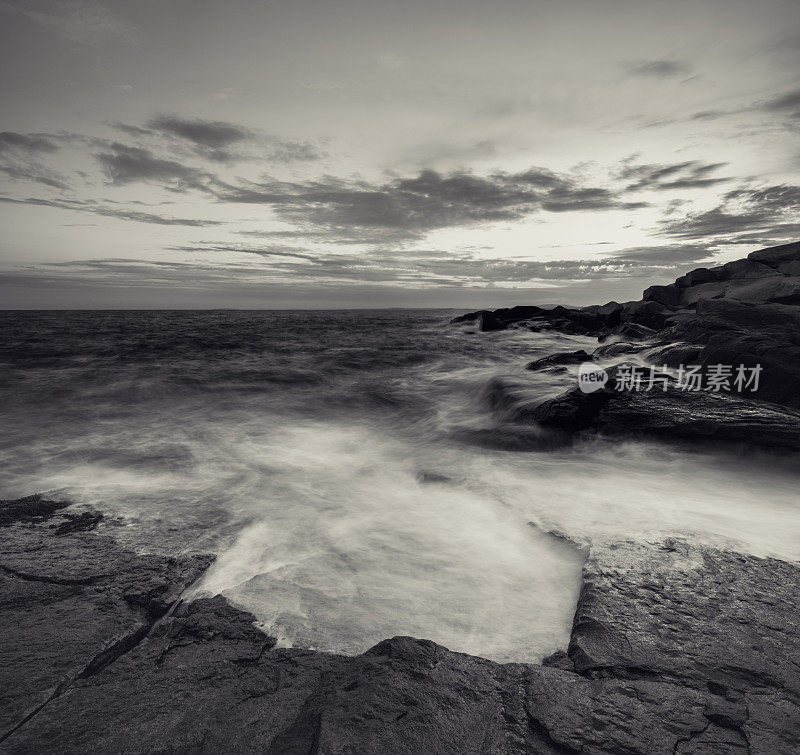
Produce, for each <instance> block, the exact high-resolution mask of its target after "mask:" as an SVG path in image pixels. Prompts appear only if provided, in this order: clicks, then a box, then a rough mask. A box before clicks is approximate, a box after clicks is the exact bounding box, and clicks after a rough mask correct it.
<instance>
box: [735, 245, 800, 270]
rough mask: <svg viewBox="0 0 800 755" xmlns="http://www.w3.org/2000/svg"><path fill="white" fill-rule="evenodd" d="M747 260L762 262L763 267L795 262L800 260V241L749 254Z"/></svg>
mask: <svg viewBox="0 0 800 755" xmlns="http://www.w3.org/2000/svg"><path fill="white" fill-rule="evenodd" d="M747 259H749V260H755V261H756V262H762V263H764V264H765V265H778V264H780V263H782V262H795V261H797V260H800V241H795V242H793V243H791V244H782V245H781V246H771V247H769V248H768V249H759V250H758V251H757V252H750V254H748V255H747Z"/></svg>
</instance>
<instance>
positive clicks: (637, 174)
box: [616, 155, 733, 191]
mask: <svg viewBox="0 0 800 755" xmlns="http://www.w3.org/2000/svg"><path fill="white" fill-rule="evenodd" d="M638 157H639V155H631V156H630V157H627V158H625V159H624V160H623V161H622V163H621V165H620V168H619V170H618V171H617V173H616V175H617V177H618V178H619V179H620V180H621V181H626V182H628V183H627V186H626V191H640V190H650V191H667V190H674V189H699V188H706V187H708V186H714V185H716V184H720V183H726V182H729V181H732V180H733V179H732V178H730V177H715V176H710V175H709V174H710V173H714V172H716V171H717V170H719V169H720V168H724V167H725V166H726V165H727V163H704V162H701V161H699V160H687V161H685V162H679V163H669V164H666V165H665V164H648V165H642V164H637V162H636V161H637V159H638Z"/></svg>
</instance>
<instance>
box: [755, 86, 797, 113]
mask: <svg viewBox="0 0 800 755" xmlns="http://www.w3.org/2000/svg"><path fill="white" fill-rule="evenodd" d="M764 110H766V111H768V112H772V113H787V114H788V115H790V116H792V117H793V118H800V89H797V90H795V91H794V92H787V93H786V94H782V95H780V96H779V97H775V98H774V99H772V100H770V101H769V102H767V103H765V104H764Z"/></svg>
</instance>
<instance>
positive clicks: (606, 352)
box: [592, 341, 651, 359]
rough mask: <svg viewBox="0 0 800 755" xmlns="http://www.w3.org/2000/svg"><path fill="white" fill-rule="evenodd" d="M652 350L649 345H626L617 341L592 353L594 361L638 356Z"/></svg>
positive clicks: (604, 345) (599, 347) (603, 345)
mask: <svg viewBox="0 0 800 755" xmlns="http://www.w3.org/2000/svg"><path fill="white" fill-rule="evenodd" d="M649 348H651V345H650V344H647V343H626V342H625V341H616V342H614V343H604V344H602V345H601V346H598V347H597V348H596V349H595V350H594V351H593V352H592V359H608V357H618V356H622V355H623V354H637V353H639V352H640V351H645V350H647V349H649Z"/></svg>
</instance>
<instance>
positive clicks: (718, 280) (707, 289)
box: [470, 242, 800, 450]
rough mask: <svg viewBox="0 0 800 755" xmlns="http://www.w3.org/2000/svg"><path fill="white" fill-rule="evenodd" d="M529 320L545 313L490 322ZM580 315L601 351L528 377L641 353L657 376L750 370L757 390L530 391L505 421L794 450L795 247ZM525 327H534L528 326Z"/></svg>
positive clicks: (799, 423)
mask: <svg viewBox="0 0 800 755" xmlns="http://www.w3.org/2000/svg"><path fill="white" fill-rule="evenodd" d="M561 309H562V310H563V308H561ZM556 310H558V308H554V309H553V310H547V312H548V313H552V312H555V311H556ZM537 311H538V314H539V316H540V317H541V315H542V312H545V310H541V311H539V308H537V307H513V308H511V309H508V310H496V311H495V313H494V314H495V315H497V316H498V317H499V318H500V320H502V318H503V317H506V318H508V317H510V316H512V315H511V313H515V312H516V313H519V314H520V315H522V314H525V315H531V314H532V313H536V312H537ZM580 312H581V313H583V314H584V315H587V316H591V317H594V318H597V319H598V320H601V321H603V322H604V324H605V325H606V326H607V327H604V328H602V329H600V330H597V331H596V332H595V331H591V334H592V335H596V336H597V339H598V341H599V342H600V344H602V345H601V346H598V348H597V349H595V351H594V352H593V353H592V354H591V355H589V354H588V353H586V352H584V351H580V352H570V353H567V352H564V353H558V354H552V355H550V356H544V357H542V358H540V359H537V360H536V361H535V362H531V363H530V364H528V365H527V369H529V370H533V371H537V370H545V369H549V371H551V372H553V371H555V370H556V369H557V368H558V367H562V368H563V365H566V364H577V363H578V362H579V361H590V360H605V359H608V358H613V357H615V356H622V355H627V354H637V353H639V354H641V355H642V357H643V358H645V359H646V360H647V361H649V362H650V363H651V364H652V365H654V366H656V367H665V368H679V367H681V366H689V365H695V366H698V367H699V368H700V370H701V372H702V373H703V374H704V375H707V374H708V373H709V372H710V371H713V370H714V368H715V367H718V366H720V365H721V366H723V367H725V368H727V369H729V370H731V371H733V370H738V369H739V368H740V367H742V368H744V369H746V370H756V371H758V374H759V379H758V385H757V390H753V391H751V392H748V393H745V392H742V391H741V390H739V391H733V390H731V391H730V392H727V391H725V392H722V393H721V394H709V393H707V392H695V393H692V392H686V391H679V390H677V389H674V387H673V388H670V389H669V390H666V391H663V392H661V391H657V392H655V393H653V392H647V393H645V394H642V393H633V394H627V395H625V394H620V395H614V394H613V393H609V392H608V391H606V392H604V393H601V394H597V395H595V396H594V397H593V398H587V397H586V396H584V395H583V394H581V393H580V392H579V391H578V390H577V389H575V390H568V391H566V392H565V393H563V394H562V395H561V396H558V397H555V398H548V397H547V396H543V395H541V391H540V393H539V395H538V396H536V394H535V391H534V386H530V387H529V389H528V390H527V393H528V397H527V398H526V400H525V401H517V402H516V404H515V407H514V411H513V412H510V413H509V412H506V413H505V414H504V416H503V417H502V420H503V421H510V422H516V423H537V424H539V425H540V426H541V427H546V428H554V429H558V430H561V431H565V432H575V431H580V430H587V429H591V430H595V431H602V432H606V433H618V432H634V433H649V434H657V435H661V436H674V437H684V438H694V439H701V438H704V439H710V440H715V441H734V442H737V443H738V442H747V443H753V444H756V445H765V446H771V447H782V448H787V449H790V450H798V448H799V447H798V437H800V415H799V414H798V410H800V242H797V243H794V244H785V245H783V246H779V247H772V248H770V249H762V250H760V251H757V252H753V253H752V254H750V255H749V256H748V257H747V258H746V259H742V260H736V261H734V262H728V263H725V264H724V265H719V266H717V267H712V268H698V269H696V270H692V271H691V272H689V273H686V274H685V275H682V276H680V277H679V278H678V279H677V280H676V281H675V283H673V284H670V285H668V286H651V287H650V288H648V289H647V290H646V291H645V292H644V297H643V299H642V300H641V301H639V302H626V303H624V304H618V303H616V302H610V303H609V304H607V305H603V306H593V307H585V308H583V309H582V310H580ZM498 313H500V314H498ZM504 313H505V314H504ZM470 316H471V315H470ZM548 316H549V315H548ZM500 320H498V321H500ZM520 322H522V321H520ZM552 322H553V321H551V324H552ZM525 323H526V325H527V326H529V327H532V326H531V325H530V323H531V321H530V320H526V321H525ZM505 327H508V325H505ZM587 332H588V331H587ZM583 354H586V357H585V358H584V357H583ZM577 355H580V357H581V358H580V359H578V358H577ZM517 394H518V395H519V394H520V392H519V390H517ZM551 395H552V394H551ZM492 408H496V406H494V405H493V407H492Z"/></svg>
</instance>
